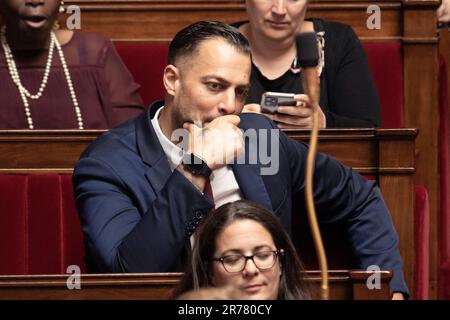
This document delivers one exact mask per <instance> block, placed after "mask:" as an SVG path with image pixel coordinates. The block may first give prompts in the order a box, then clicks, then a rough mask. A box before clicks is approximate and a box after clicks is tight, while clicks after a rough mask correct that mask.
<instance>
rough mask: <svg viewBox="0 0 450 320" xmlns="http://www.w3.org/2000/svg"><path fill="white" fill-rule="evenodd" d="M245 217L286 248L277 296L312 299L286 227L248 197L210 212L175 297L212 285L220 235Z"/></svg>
mask: <svg viewBox="0 0 450 320" xmlns="http://www.w3.org/2000/svg"><path fill="white" fill-rule="evenodd" d="M243 219H250V220H253V221H256V222H258V223H259V224H261V225H262V226H263V227H264V228H265V229H266V230H267V231H268V232H269V233H270V235H271V236H272V239H273V242H274V244H275V246H276V248H277V249H283V250H284V255H280V256H279V258H280V259H281V260H280V262H281V266H282V274H281V277H280V285H279V289H278V299H280V300H294V299H308V298H309V294H308V293H307V290H306V289H305V286H304V282H303V279H302V276H301V271H302V270H303V266H302V264H301V262H300V260H299V258H298V256H297V252H296V250H295V248H294V246H293V244H292V242H291V240H290V239H289V236H288V235H287V233H286V232H285V230H284V229H283V226H282V225H281V223H280V222H279V220H278V219H277V218H276V217H275V216H274V215H273V214H272V213H270V212H269V211H267V210H266V209H265V208H263V207H262V206H260V205H258V204H255V203H253V202H250V201H246V200H239V201H236V202H230V203H227V204H225V205H223V206H221V207H219V208H218V209H216V210H215V211H213V212H211V213H210V214H209V216H208V218H207V219H206V221H205V222H204V223H203V225H202V226H201V229H200V233H199V235H198V237H197V239H196V241H195V245H194V248H193V251H192V256H191V260H190V263H189V264H188V268H187V270H186V272H185V274H184V276H183V277H182V279H181V281H180V283H179V285H178V286H177V288H175V290H174V293H173V297H174V298H176V297H178V296H180V295H181V294H183V293H185V292H188V291H191V290H198V289H200V288H203V287H209V286H211V285H212V283H211V276H212V269H211V263H212V258H213V256H214V253H215V250H216V240H217V237H218V236H219V234H220V233H221V232H222V231H223V230H224V229H225V228H226V227H227V226H228V225H230V224H231V223H233V222H235V221H236V220H243Z"/></svg>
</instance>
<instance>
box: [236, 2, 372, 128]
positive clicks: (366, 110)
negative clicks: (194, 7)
mask: <svg viewBox="0 0 450 320" xmlns="http://www.w3.org/2000/svg"><path fill="white" fill-rule="evenodd" d="M245 5H246V10H247V16H248V18H249V21H241V22H237V23H234V24H233V25H234V26H235V27H237V28H239V31H240V32H241V33H242V34H243V35H244V36H245V37H246V38H247V39H248V41H249V42H250V47H251V51H252V76H251V86H250V91H249V94H248V97H247V101H246V103H247V105H246V107H245V109H244V111H251V112H261V106H260V102H261V99H262V95H263V93H265V92H267V91H272V92H283V93H294V94H296V95H295V100H296V103H297V104H296V107H292V106H282V107H279V108H278V110H277V112H276V113H275V114H269V113H267V114H266V115H267V116H268V117H269V118H271V119H272V120H274V121H275V122H277V123H278V126H279V127H280V128H290V127H292V126H294V127H303V128H310V127H311V126H312V109H311V108H309V107H308V103H307V102H308V97H307V96H306V95H305V94H303V88H302V86H301V79H300V75H301V68H300V67H299V60H298V59H297V57H298V53H297V45H296V35H297V33H299V32H315V33H316V35H317V38H318V48H319V56H320V62H319V65H318V67H317V73H318V75H319V76H320V102H319V104H320V110H319V111H320V112H319V113H320V127H321V128H325V127H379V126H381V112H380V103H379V98H378V95H377V91H376V88H375V84H374V82H373V79H372V75H371V72H370V68H369V64H368V62H367V57H366V54H365V51H364V49H363V47H362V46H361V43H360V42H359V40H358V37H357V36H356V34H355V33H354V31H353V30H352V28H351V27H350V26H348V25H345V24H342V23H337V22H332V21H327V20H322V19H305V15H306V11H307V6H308V0H246V1H245Z"/></svg>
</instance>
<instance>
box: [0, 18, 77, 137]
mask: <svg viewBox="0 0 450 320" xmlns="http://www.w3.org/2000/svg"><path fill="white" fill-rule="evenodd" d="M0 41H1V43H2V47H3V51H4V52H5V57H6V63H7V64H8V70H9V74H10V75H11V78H12V80H13V82H14V83H15V85H16V86H17V89H19V93H20V96H21V98H22V101H23V104H24V108H25V115H26V117H27V122H28V128H29V129H34V125H33V118H32V117H31V111H30V104H29V102H28V98H30V99H31V100H37V99H39V98H40V97H41V96H42V94H43V93H44V90H45V88H46V86H47V81H48V75H49V74H50V68H51V66H52V60H53V51H54V48H55V47H56V50H57V51H58V54H59V59H60V61H61V65H62V67H63V70H64V75H65V77H66V81H67V86H68V87H69V92H70V96H71V98H72V102H73V106H74V110H75V114H76V117H77V121H78V129H83V128H84V126H83V117H82V116H81V110H80V107H79V105H78V100H77V96H76V94H75V90H74V88H73V84H72V79H71V77H70V73H69V68H68V67H67V63H66V59H65V58H64V53H63V51H62V48H61V44H60V43H59V41H58V39H57V38H56V35H55V33H54V32H51V34H50V48H49V50H48V57H47V63H46V65H45V71H44V76H43V78H42V83H41V85H40V87H39V90H38V92H37V93H36V94H31V93H30V92H29V91H28V90H27V89H26V88H25V87H24V86H23V85H22V81H21V80H20V76H19V71H18V70H17V66H16V63H15V61H14V57H13V55H12V52H11V48H10V47H9V44H8V42H7V41H6V26H3V28H2V29H1V34H0Z"/></svg>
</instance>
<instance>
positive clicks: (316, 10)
mask: <svg viewBox="0 0 450 320" xmlns="http://www.w3.org/2000/svg"><path fill="white" fill-rule="evenodd" d="M66 4H67V5H70V4H75V5H78V6H80V8H81V12H82V21H81V24H82V30H84V31H96V32H100V33H102V34H104V35H106V36H108V37H110V38H112V39H114V40H124V39H127V40H137V39H140V40H147V41H160V40H168V39H171V38H172V37H173V36H174V34H175V33H176V32H177V31H179V30H180V29H181V28H183V27H185V26H187V25H189V24H190V23H192V22H195V21H198V20H221V21H224V22H227V23H232V22H236V21H240V20H246V13H245V6H244V0H228V1H226V0H216V1H195V0H194V1H192V0H166V1H154V0H138V1H127V0H105V1H91V0H77V1H76V0H75V1H66ZM371 4H376V5H378V6H379V7H380V9H381V11H382V24H381V28H380V29H375V30H369V29H367V27H366V20H367V18H368V17H369V15H368V14H367V13H366V10H367V7H368V6H369V5H371ZM401 6H402V4H401V2H400V1H352V0H350V1H348V0H335V1H333V0H325V1H321V0H316V1H311V3H310V5H309V8H308V13H307V17H320V18H324V19H329V20H335V21H340V22H343V23H347V24H350V25H352V26H353V28H354V29H355V31H356V33H357V34H358V35H359V36H360V37H361V38H362V39H371V40H380V39H383V40H386V39H400V37H401V30H402V25H401V15H402V12H401V8H402V7H401ZM63 21H64V17H61V22H63Z"/></svg>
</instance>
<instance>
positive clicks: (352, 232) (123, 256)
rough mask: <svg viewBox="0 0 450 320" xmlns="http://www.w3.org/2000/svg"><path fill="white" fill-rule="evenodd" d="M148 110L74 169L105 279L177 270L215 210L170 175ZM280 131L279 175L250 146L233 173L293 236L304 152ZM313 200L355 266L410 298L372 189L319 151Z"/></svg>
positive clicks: (88, 236)
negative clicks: (342, 238) (374, 270)
mask: <svg viewBox="0 0 450 320" xmlns="http://www.w3.org/2000/svg"><path fill="white" fill-rule="evenodd" d="M151 110H152V108H149V109H148V110H147V111H145V112H144V113H143V114H142V115H141V116H139V117H137V118H135V119H133V120H130V121H128V122H127V123H125V124H123V125H122V126H120V127H117V128H115V129H113V130H111V131H109V132H107V133H105V134H104V135H102V136H100V137H99V138H98V139H97V140H96V141H94V142H93V143H92V145H91V146H89V148H88V149H87V150H86V151H85V152H84V154H83V155H82V156H81V158H80V160H79V162H78V163H77V165H76V167H75V171H74V175H73V183H74V189H75V194H76V203H77V207H78V210H79V213H80V217H81V222H82V226H83V232H84V234H85V243H86V247H87V251H88V254H89V255H90V256H91V258H92V259H93V261H94V262H95V264H96V266H97V267H98V268H99V269H100V270H101V271H104V272H173V271H182V270H183V269H182V268H183V260H185V255H186V252H187V251H186V246H187V245H188V243H189V236H190V235H191V234H192V233H193V231H194V230H195V226H196V225H197V224H198V223H199V221H201V220H202V219H203V218H204V216H205V215H206V213H207V212H208V211H209V209H211V208H212V206H213V203H211V202H210V200H209V199H208V197H207V196H204V195H203V194H202V193H201V192H199V191H198V189H197V188H196V187H195V186H193V185H192V184H191V182H190V181H189V180H187V179H186V178H185V177H184V176H183V175H182V174H181V173H179V172H178V171H177V170H175V171H174V172H172V171H171V169H170V167H169V162H168V160H167V158H166V156H165V154H164V151H163V149H162V147H161V145H160V143H159V141H158V138H157V136H156V134H155V132H154V130H153V127H152V125H151V122H150V121H151ZM239 126H240V127H241V128H242V129H244V130H247V129H249V128H252V129H262V130H261V131H260V132H264V131H266V132H269V130H271V129H277V127H276V125H275V124H274V123H273V122H271V121H270V120H268V119H267V118H266V117H264V116H261V115H257V114H242V115H241V122H240V125H239ZM276 132H279V138H276V140H277V142H279V170H278V171H277V173H276V174H273V175H261V169H262V168H263V167H264V165H263V162H262V161H263V159H260V158H259V157H258V161H253V164H251V163H252V162H251V161H248V160H249V159H248V154H249V152H248V151H249V150H251V149H250V148H251V147H252V145H250V144H249V143H247V144H246V152H245V153H246V155H247V162H246V163H247V164H234V165H232V169H233V171H234V174H235V177H236V180H237V182H238V184H239V187H240V191H241V194H242V196H243V197H244V198H245V199H248V200H252V201H254V202H257V203H259V204H261V205H263V206H265V207H266V208H267V209H269V210H270V211H272V212H273V213H274V214H275V215H276V216H278V217H279V219H280V221H281V223H282V224H283V226H284V227H285V229H286V231H287V232H288V233H289V234H291V233H292V230H291V228H292V226H291V223H292V215H293V212H292V210H293V209H292V204H293V201H294V200H299V199H300V201H302V202H303V192H304V180H305V179H304V172H305V163H306V156H307V151H308V149H307V146H306V145H305V144H303V143H300V142H298V141H294V140H292V139H289V138H288V137H287V136H286V135H285V134H284V133H282V132H281V131H276ZM271 142H273V141H271V140H270V139H269V141H268V143H267V145H271ZM259 143H264V142H262V140H261V139H259V140H258V144H259ZM253 147H254V146H253ZM249 162H250V164H249ZM255 162H256V163H255ZM314 199H315V204H316V210H317V213H318V218H319V221H320V222H324V223H330V222H345V225H346V226H347V228H348V237H349V241H350V243H351V245H352V250H353V253H354V254H355V257H356V258H357V260H358V263H359V266H358V267H359V268H367V267H368V266H370V265H378V266H379V267H380V268H381V269H385V270H386V269H393V270H394V278H393V281H392V283H391V286H392V288H393V290H394V291H401V292H405V293H407V292H408V290H407V288H406V285H405V282H404V279H403V272H402V260H401V257H400V254H399V251H398V239H397V235H396V232H395V230H394V227H393V224H392V220H391V217H390V214H389V212H388V210H387V208H386V205H385V204H384V202H383V199H382V197H381V194H380V191H379V189H378V187H377V186H376V184H375V183H374V182H371V181H367V180H366V179H364V178H363V177H361V176H360V175H359V174H357V173H355V172H353V171H352V170H351V169H349V168H347V167H345V166H343V165H342V164H341V163H339V162H338V161H337V160H335V159H334V158H332V157H330V156H327V155H325V154H318V155H317V157H316V163H315V174H314ZM303 206H304V203H303Z"/></svg>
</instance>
